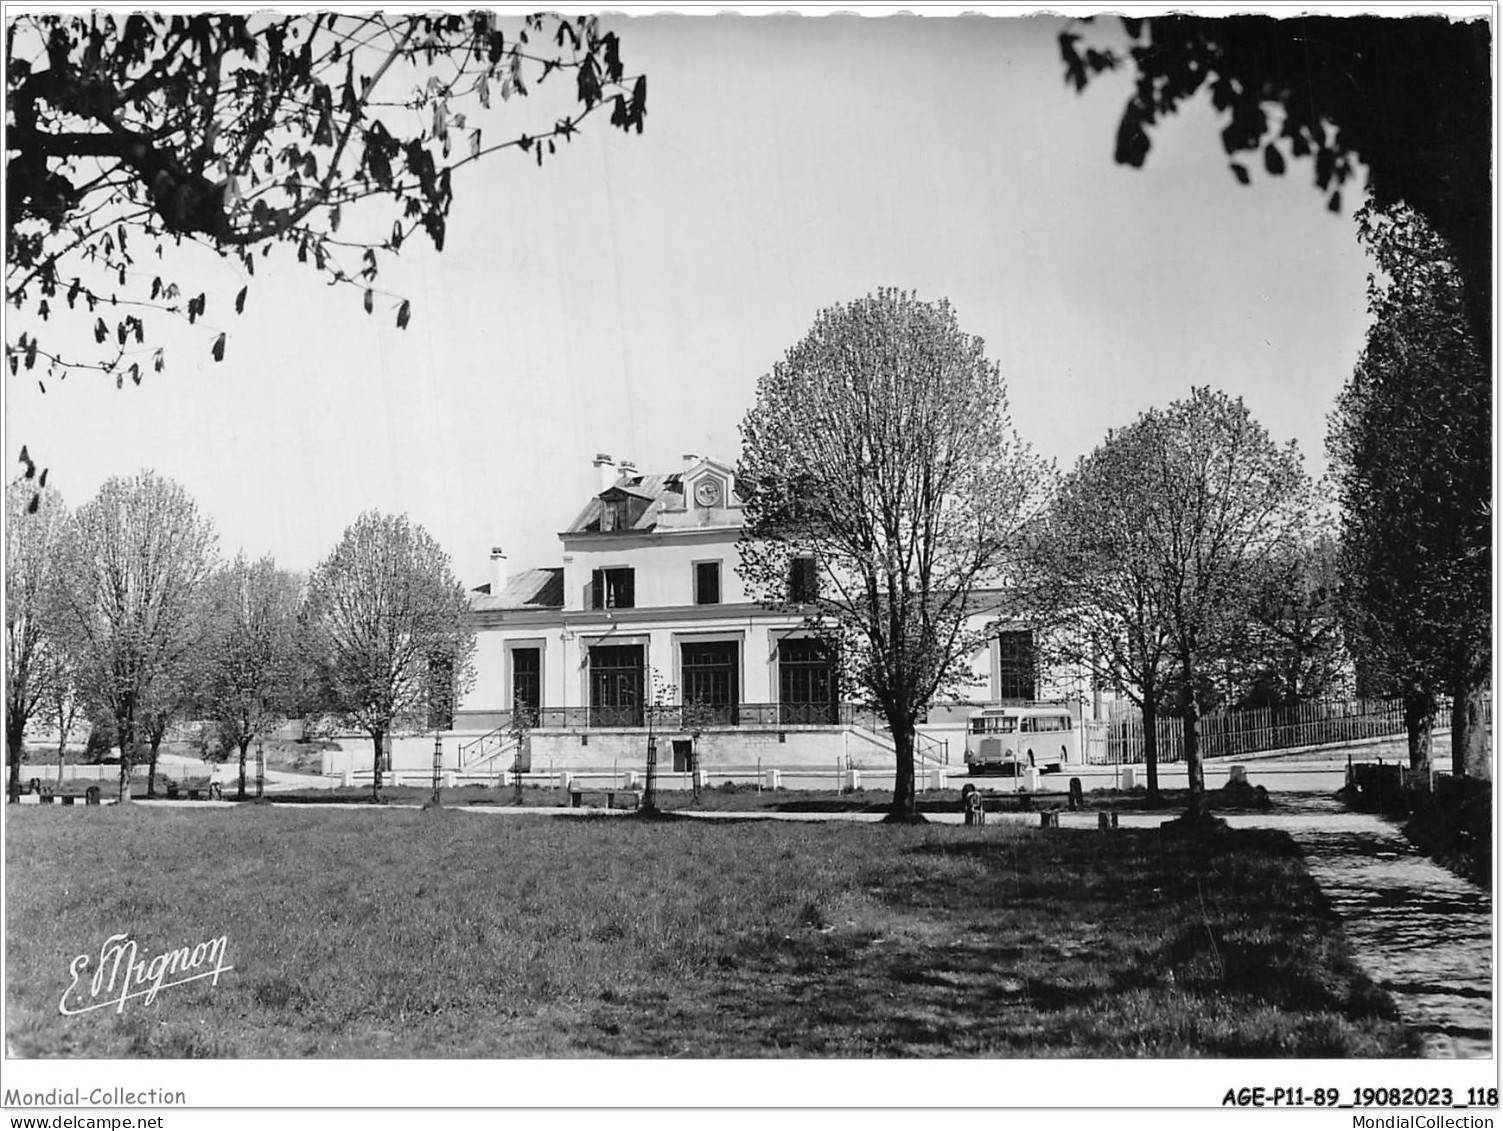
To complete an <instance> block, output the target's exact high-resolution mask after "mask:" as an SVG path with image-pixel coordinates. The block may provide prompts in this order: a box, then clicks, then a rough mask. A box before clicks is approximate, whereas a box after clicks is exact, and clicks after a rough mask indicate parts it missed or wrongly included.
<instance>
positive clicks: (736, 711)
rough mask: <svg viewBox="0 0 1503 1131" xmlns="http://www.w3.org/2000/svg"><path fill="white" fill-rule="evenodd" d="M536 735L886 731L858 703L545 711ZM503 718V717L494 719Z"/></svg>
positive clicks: (502, 721) (503, 724)
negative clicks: (858, 728)
mask: <svg viewBox="0 0 1503 1131" xmlns="http://www.w3.org/2000/svg"><path fill="white" fill-rule="evenodd" d="M533 714H534V715H535V716H536V718H535V721H534V723H533V726H532V729H534V730H595V729H610V730H637V729H640V730H645V729H647V726H648V721H649V720H648V715H649V714H650V715H651V716H652V718H651V725H652V728H653V729H654V730H657V731H662V732H668V731H673V732H677V733H685V732H688V731H694V730H700V731H704V730H725V729H733V728H734V729H758V728H768V727H796V726H863V727H867V728H868V729H870V730H876V731H880V730H885V729H886V727H887V722H886V720H885V719H884V718H883V717H882V716H881V715H880V714H878V713H877V712H876V711H873V710H871V709H870V708H867V707H862V706H859V705H857V704H855V703H734V704H710V703H693V704H689V705H688V706H687V707H686V706H682V705H680V704H670V705H665V706H659V707H650V706H626V707H622V706H610V707H543V708H541V709H540V710H537V711H535V712H533ZM498 716H499V725H498V726H497V727H496V731H498V732H499V731H505V730H508V729H509V728H510V726H511V712H510V711H502V712H498ZM492 717H493V718H494V717H497V716H492Z"/></svg>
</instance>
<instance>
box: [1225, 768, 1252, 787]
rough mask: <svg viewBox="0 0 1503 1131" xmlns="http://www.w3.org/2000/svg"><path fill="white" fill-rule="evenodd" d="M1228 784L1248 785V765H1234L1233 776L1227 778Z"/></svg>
mask: <svg viewBox="0 0 1503 1131" xmlns="http://www.w3.org/2000/svg"><path fill="white" fill-rule="evenodd" d="M1226 784H1227V785H1246V784H1247V767H1246V766H1233V767H1232V770H1231V776H1230V777H1229V778H1227V781H1226Z"/></svg>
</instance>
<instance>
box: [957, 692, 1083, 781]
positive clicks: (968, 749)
mask: <svg viewBox="0 0 1503 1131" xmlns="http://www.w3.org/2000/svg"><path fill="white" fill-rule="evenodd" d="M1080 741H1081V739H1080V728H1079V726H1077V725H1076V722H1075V719H1074V718H1073V717H1072V716H1071V715H1070V709H1069V708H1068V707H1067V706H1066V705H1065V704H1064V703H1026V704H1022V705H1018V706H1001V707H983V708H981V709H980V710H977V711H972V712H971V715H970V719H969V721H968V725H967V726H966V736H965V764H966V768H967V769H968V770H969V771H970V773H972V774H1004V775H1011V776H1013V777H1020V776H1021V775H1022V773H1023V771H1024V770H1027V769H1029V768H1033V769H1037V770H1039V771H1040V772H1041V773H1058V772H1059V771H1060V770H1061V769H1063V768H1064V767H1065V766H1067V765H1072V764H1075V765H1078V764H1079V763H1080V762H1081V761H1082V757H1081V749H1080Z"/></svg>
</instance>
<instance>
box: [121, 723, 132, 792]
mask: <svg viewBox="0 0 1503 1131" xmlns="http://www.w3.org/2000/svg"><path fill="white" fill-rule="evenodd" d="M119 731H120V734H119V741H120V796H119V799H118V800H119V802H120V804H122V805H124V804H125V803H126V802H128V801H129V800H130V770H131V755H132V754H133V753H134V752H135V747H136V728H135V727H134V726H132V725H130V724H126V725H125V726H122V727H119Z"/></svg>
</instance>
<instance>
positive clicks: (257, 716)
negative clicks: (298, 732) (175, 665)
mask: <svg viewBox="0 0 1503 1131" xmlns="http://www.w3.org/2000/svg"><path fill="white" fill-rule="evenodd" d="M301 603H302V582H301V580H300V579H299V578H298V577H297V576H296V575H295V574H291V573H288V572H287V571H285V570H280V569H278V568H277V565H276V562H275V561H273V560H272V559H271V558H270V557H263V558H260V559H258V560H257V561H254V562H253V561H249V560H248V559H247V558H246V557H245V556H244V555H243V554H237V555H236V556H235V559H234V561H232V562H229V563H228V564H226V565H224V566H222V567H221V568H220V569H219V570H218V571H217V572H216V573H215V574H214V576H213V578H211V579H210V582H209V588H208V606H209V611H208V621H209V625H210V629H209V640H208V641H207V647H206V653H207V654H206V656H205V658H204V664H203V666H204V669H205V670H204V674H203V704H204V707H205V709H206V711H207V712H208V715H209V717H210V718H212V719H213V720H214V722H215V725H216V729H217V730H218V733H219V737H220V739H221V740H222V741H223V743H224V745H225V747H226V748H227V749H228V748H232V749H234V750H235V751H236V752H237V753H238V755H239V766H240V773H239V785H238V788H237V796H239V797H240V798H244V797H245V763H246V755H247V752H248V751H249V749H250V745H251V743H252V742H254V741H255V740H256V739H257V738H258V737H260V736H262V735H265V734H266V733H268V732H269V731H271V730H274V729H275V728H276V727H277V726H279V725H280V724H281V723H282V722H283V721H285V720H286V719H288V718H291V717H292V716H293V715H294V714H296V712H297V705H298V701H299V694H298V688H297V682H298V679H299V674H300V662H301V657H300V654H299V646H300V642H299V638H298V616H299V613H300V612H301Z"/></svg>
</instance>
